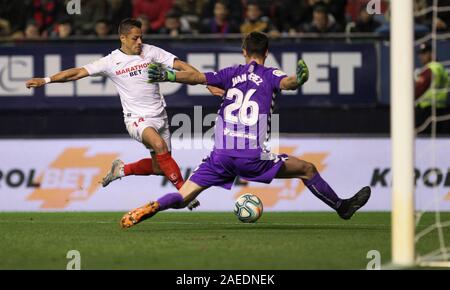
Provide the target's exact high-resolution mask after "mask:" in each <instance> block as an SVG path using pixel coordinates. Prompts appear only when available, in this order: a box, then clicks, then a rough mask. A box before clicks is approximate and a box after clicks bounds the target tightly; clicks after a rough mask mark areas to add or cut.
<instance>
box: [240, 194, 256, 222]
mask: <svg viewBox="0 0 450 290" xmlns="http://www.w3.org/2000/svg"><path fill="white" fill-rule="evenodd" d="M262 213H263V204H262V202H261V200H260V199H259V198H258V197H257V196H256V195H254V194H251V193H246V194H243V195H241V196H240V197H239V198H238V199H236V202H235V203H234V214H235V215H236V216H237V217H238V219H239V220H240V221H241V222H244V223H254V222H256V221H257V220H258V219H259V218H260V217H261V215H262Z"/></svg>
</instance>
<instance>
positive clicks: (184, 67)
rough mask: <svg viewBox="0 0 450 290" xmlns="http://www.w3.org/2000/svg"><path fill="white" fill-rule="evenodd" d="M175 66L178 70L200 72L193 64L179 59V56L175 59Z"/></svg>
mask: <svg viewBox="0 0 450 290" xmlns="http://www.w3.org/2000/svg"><path fill="white" fill-rule="evenodd" d="M173 68H174V69H176V70H178V71H195V72H198V70H197V69H196V68H195V67H193V66H192V65H190V64H188V63H186V62H184V61H182V60H179V59H178V58H176V59H175V60H174V61H173Z"/></svg>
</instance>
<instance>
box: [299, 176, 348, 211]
mask: <svg viewBox="0 0 450 290" xmlns="http://www.w3.org/2000/svg"><path fill="white" fill-rule="evenodd" d="M304 183H305V185H306V186H307V187H308V188H309V190H310V191H311V192H312V193H313V194H314V195H315V196H317V197H318V198H319V199H320V200H322V201H323V202H325V203H326V204H328V205H329V206H330V207H332V208H333V209H337V208H338V207H339V206H340V205H341V201H342V200H341V199H340V198H339V197H338V196H337V195H336V193H335V192H334V190H333V189H332V188H331V187H330V186H329V185H328V183H327V182H326V181H325V180H323V179H322V177H321V176H320V174H319V173H316V175H314V176H313V178H311V179H310V180H304Z"/></svg>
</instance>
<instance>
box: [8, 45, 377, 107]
mask: <svg viewBox="0 0 450 290" xmlns="http://www.w3.org/2000/svg"><path fill="white" fill-rule="evenodd" d="M155 45H158V46H160V47H161V48H163V49H166V50H167V51H170V52H172V53H173V54H175V55H177V56H178V57H179V58H180V59H182V60H184V61H187V62H189V63H190V64H192V65H193V66H195V67H196V68H198V69H199V70H200V71H214V70H219V69H222V68H224V67H227V66H231V65H235V64H240V63H243V62H244V58H243V57H242V54H241V48H240V43H237V42H233V43H230V42H226V43H225V42H224V43H221V42H213V43H208V44H207V45H205V44H202V43H193V42H186V43H184V42H183V43H182V42H162V43H155ZM375 46H376V45H375V44H373V43H357V44H347V43H336V42H330V43H328V42H327V43H323V42H316V43H309V42H308V43H295V44H294V43H276V42H273V43H272V44H271V46H270V54H269V56H268V58H267V61H266V66H272V67H278V68H280V69H281V70H283V71H285V72H286V73H287V74H289V75H293V74H295V68H296V63H297V60H298V59H300V58H302V59H304V60H305V61H306V63H307V64H308V66H309V68H310V79H309V81H308V82H307V83H306V84H305V85H304V86H303V87H302V88H300V89H299V90H298V91H289V92H283V93H282V94H280V96H279V97H278V106H279V107H295V106H334V105H349V106H351V105H370V104H375V103H376V102H377V100H378V98H379V96H378V91H379V90H378V89H377V83H378V73H377V72H378V63H379V61H378V60H377V53H376V49H375ZM116 48H117V45H116V44H115V43H114V44H111V43H108V44H99V43H95V44H94V43H82V44H80V43H37V44H32V43H23V44H14V45H11V46H5V45H3V46H0V109H9V108H24V109H40V108H117V107H120V101H119V98H118V95H117V93H116V90H115V88H114V85H113V83H112V82H111V81H110V80H108V79H106V78H104V77H88V78H84V79H82V80H79V81H76V82H69V83H64V84H51V85H48V86H45V87H44V88H39V89H31V90H29V89H26V88H25V81H26V80H27V79H29V78H31V77H33V76H38V77H43V76H49V75H52V74H54V73H56V72H58V71H60V70H64V69H67V68H71V67H79V66H82V65H84V64H87V63H90V62H92V61H94V60H96V59H98V58H100V57H102V56H104V55H106V54H108V53H109V52H110V51H112V50H114V49H116ZM161 91H162V92H163V94H164V96H165V97H166V102H167V104H168V106H172V107H192V106H194V105H203V106H210V107H215V106H217V105H218V104H219V103H220V99H219V98H217V97H212V96H211V95H210V94H209V92H208V91H207V90H206V88H205V87H204V86H186V85H181V84H176V83H166V84H163V85H162V89H161Z"/></svg>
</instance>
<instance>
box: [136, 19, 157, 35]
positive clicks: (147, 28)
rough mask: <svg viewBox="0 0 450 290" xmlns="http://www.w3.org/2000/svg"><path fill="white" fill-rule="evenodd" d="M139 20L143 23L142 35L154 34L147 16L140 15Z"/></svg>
mask: <svg viewBox="0 0 450 290" xmlns="http://www.w3.org/2000/svg"><path fill="white" fill-rule="evenodd" d="M137 20H139V21H140V22H141V30H142V34H152V33H154V31H153V30H152V28H151V27H150V22H149V21H148V17H147V15H144V14H142V15H139V16H138V18H137Z"/></svg>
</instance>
